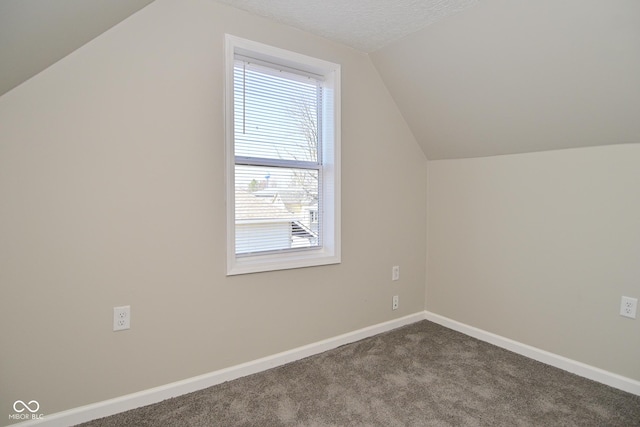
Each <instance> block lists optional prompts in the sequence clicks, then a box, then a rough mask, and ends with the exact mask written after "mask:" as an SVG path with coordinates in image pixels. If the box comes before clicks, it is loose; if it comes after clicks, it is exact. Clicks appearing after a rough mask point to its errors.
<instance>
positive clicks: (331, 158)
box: [224, 34, 341, 276]
mask: <svg viewBox="0 0 640 427" xmlns="http://www.w3.org/2000/svg"><path fill="white" fill-rule="evenodd" d="M236 54H237V55H242V56H249V57H251V58H256V59H258V60H260V61H264V62H266V63H271V64H278V65H281V66H283V67H287V68H290V69H295V70H300V71H302V72H303V73H307V74H310V75H315V76H322V77H323V78H324V84H325V85H326V86H327V87H328V88H329V89H328V92H327V96H328V97H329V98H330V99H331V102H328V103H327V104H330V106H331V108H330V109H328V110H327V109H326V106H327V104H323V108H324V110H323V117H325V118H328V119H329V120H323V125H322V126H323V127H322V131H321V134H322V141H321V146H322V150H321V152H320V155H322V165H321V166H319V169H320V170H321V171H322V174H321V175H322V188H323V190H322V192H321V193H322V196H321V197H322V202H321V203H320V205H321V206H322V209H323V212H322V215H323V227H322V233H323V235H322V242H323V245H322V247H320V248H303V249H300V250H287V251H283V252H282V253H264V254H255V255H249V256H246V255H242V256H237V255H236V247H235V226H236V225H235V182H234V179H235V165H236V164H237V163H238V162H237V160H238V159H236V157H235V153H234V120H233V119H234V116H233V110H234V87H233V68H234V59H235V56H236ZM224 66H225V87H224V103H225V105H224V114H225V119H224V125H225V158H226V161H225V180H226V181H225V184H226V203H227V206H226V207H227V209H226V215H227V222H226V225H227V276H232V275H237V274H247V273H257V272H263V271H273V270H285V269H292V268H302V267H312V266H318V265H328V264H338V263H340V262H341V250H340V246H341V245H340V234H341V225H340V124H341V123H340V116H341V112H340V65H338V64H334V63H332V62H328V61H324V60H321V59H317V58H313V57H309V56H306V55H302V54H299V53H295V52H291V51H288V50H284V49H280V48H276V47H273V46H268V45H265V44H262V43H258V42H255V41H251V40H247V39H242V38H239V37H236V36H232V35H230V34H225V64H224ZM241 161H242V162H245V161H246V162H248V163H251V158H247V157H243V158H241ZM275 162H276V163H277V161H275Z"/></svg>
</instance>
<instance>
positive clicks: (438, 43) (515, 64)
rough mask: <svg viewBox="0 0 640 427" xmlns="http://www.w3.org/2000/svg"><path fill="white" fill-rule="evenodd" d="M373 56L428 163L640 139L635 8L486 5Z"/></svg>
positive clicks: (639, 16) (638, 5)
mask: <svg viewBox="0 0 640 427" xmlns="http://www.w3.org/2000/svg"><path fill="white" fill-rule="evenodd" d="M371 58H372V61H373V63H374V64H375V66H376V68H377V69H378V71H379V72H380V74H381V76H382V78H383V80H384V82H385V83H386V85H387V87H388V88H389V91H390V92H391V94H392V95H393V97H394V99H395V101H396V103H397V105H398V107H399V108H400V111H401V112H402V114H403V116H404V118H405V120H406V121H407V123H408V124H409V126H410V128H411V130H412V131H413V133H414V135H415V137H416V139H417V140H418V142H419V143H420V144H421V146H422V148H423V150H424V152H425V153H426V155H427V157H428V158H429V159H446V158H461V157H480V156H491V155H499V154H509V153H523V152H533V151H542V150H552V149H561V148H572V147H584V146H595V145H607V144H620V143H639V142H640V2H639V1H637V0H609V1H601V0H563V1H556V0H525V1H511V0H482V1H481V2H480V3H479V4H478V5H477V6H476V7H474V8H470V9H468V10H465V11H464V12H462V13H459V14H456V15H453V16H450V17H448V18H447V19H446V20H444V21H441V22H438V23H436V24H434V25H432V26H429V27H427V28H425V29H423V30H421V31H418V32H416V33H413V34H411V35H409V36H407V37H405V38H403V39H401V40H399V41H397V42H395V43H392V44H390V45H387V46H385V47H383V48H382V49H380V50H378V51H376V52H374V53H372V54H371Z"/></svg>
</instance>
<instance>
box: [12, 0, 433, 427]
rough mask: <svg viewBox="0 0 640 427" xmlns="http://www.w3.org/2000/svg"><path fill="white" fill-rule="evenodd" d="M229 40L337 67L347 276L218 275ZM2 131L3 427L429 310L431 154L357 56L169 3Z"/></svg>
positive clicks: (69, 63) (56, 75)
mask: <svg viewBox="0 0 640 427" xmlns="http://www.w3.org/2000/svg"><path fill="white" fill-rule="evenodd" d="M225 32H228V33H232V34H234V35H237V36H240V37H246V38H250V39H254V40H257V41H260V42H263V43H267V44H272V45H275V46H277V47H280V48H285V49H290V50H294V51H297V52H300V53H303V54H307V55H312V56H316V57H319V58H322V59H325V60H328V61H332V62H337V63H340V64H341V65H342V89H343V100H342V114H343V115H342V123H343V128H342V165H343V170H342V177H343V181H342V195H343V197H342V207H343V210H342V259H343V262H342V264H340V265H333V266H325V267H315V268H307V269H298V270H289V271H281V272H271V273H262V274H251V275H243V276H236V277H226V276H225V243H224V242H225V206H224V200H225V196H224V170H223V166H224V158H223V152H224V143H223V134H224V130H223V126H222V123H223V111H222V107H223V100H222V96H223V94H222V89H223V81H222V76H223V63H222V59H223V51H222V48H223V35H224V33H225ZM0 124H1V125H0V200H1V202H0V219H1V220H0V286H1V288H0V291H1V299H2V305H3V307H2V310H1V311H0V340H1V342H2V355H1V360H0V362H1V364H0V384H1V386H0V402H1V403H2V407H1V409H0V420H2V421H0V424H2V423H5V422H6V420H7V414H8V413H10V412H12V410H11V408H10V407H11V404H12V402H14V401H15V400H17V399H21V400H25V401H28V400H31V399H35V400H37V401H38V402H39V403H40V405H41V412H43V413H44V414H45V415H46V414H51V413H53V412H57V411H61V410H64V409H69V408H73V407H77V406H80V405H84V404H88V403H92V402H97V401H101V400H104V399H108V398H112V397H116V396H121V395H124V394H127V393H131V392H135V391H139V390H143V389H147V388H150V387H154V386H158V385H162V384H166V383H169V382H172V381H176V380H181V379H185V378H189V377H191V376H194V375H199V374H203V373H207V372H210V371H214V370H216V369H220V368H224V367H228V366H231V365H235V364H238V363H242V362H246V361H249V360H253V359H256V358H259V357H262V356H266V355H270V354H274V353H277V352H280V351H284V350H288V349H291V348H295V347H297V346H301V345H304V344H308V343H312V342H315V341H318V340H321V339H324V338H328V337H332V336H336V335H339V334H341V333H345V332H348V331H352V330H356V329H358V328H362V327H365V326H369V325H372V324H376V323H379V322H383V321H386V320H390V319H392V318H397V317H401V316H404V315H407V314H410V313H415V312H419V311H421V310H423V309H424V299H425V296H424V294H425V287H424V283H425V259H426V239H425V234H426V223H425V216H426V167H425V165H426V159H425V157H424V155H423V153H422V151H421V150H420V148H419V147H418V145H417V143H416V142H415V140H414V138H413V136H412V134H411V133H410V131H409V130H408V128H407V126H406V124H405V122H404V121H403V119H402V117H401V115H400V114H399V112H398V110H397V109H396V107H395V104H394V103H393V101H392V99H391V98H390V96H389V94H388V92H387V91H386V89H385V87H384V85H383V84H382V82H381V80H380V78H379V77H378V74H377V72H376V71H375V69H374V68H373V66H372V64H371V63H370V61H369V59H368V58H367V56H365V55H362V54H360V53H358V52H356V51H354V50H351V49H348V48H346V47H343V46H340V45H337V44H333V43H330V42H327V41H325V40H323V39H320V38H316V37H313V36H311V35H309V34H306V33H304V32H300V31H297V30H294V29H292V28H289V27H285V26H280V25H278V24H275V23H271V22H269V21H266V20H263V19H259V18H257V17H254V16H250V15H248V14H245V13H241V12H239V11H235V10H233V9H229V8H226V7H223V6H220V5H218V4H216V3H214V2H212V1H208V0H180V1H178V0H157V1H155V2H154V3H152V4H151V5H150V6H148V7H147V8H145V9H143V10H142V11H141V12H139V13H137V14H136V15H133V16H132V17H131V18H129V19H127V20H126V21H124V22H123V23H121V24H119V25H117V26H116V27H114V28H112V29H111V30H109V31H108V32H107V33H105V34H103V35H102V36H100V37H98V38H97V39H95V40H94V41H92V42H90V43H89V44H87V45H85V46H84V47H82V48H81V49H79V50H78V51H76V52H74V53H73V54H71V55H70V56H68V57H66V58H64V59H63V60H61V61H60V62H58V63H56V64H54V65H53V66H52V67H50V68H49V69H47V70H45V71H44V72H42V73H41V74H39V75H37V76H36V77H34V78H33V79H31V80H29V81H27V82H26V83H24V84H23V85H21V86H19V87H17V88H16V89H14V90H12V91H10V92H8V93H7V94H5V95H4V96H2V97H0ZM393 265H400V266H401V269H402V271H401V280H400V282H393V283H392V282H391V280H390V279H391V266H393ZM394 294H399V295H400V298H401V299H400V301H401V305H400V309H399V310H398V311H394V312H392V311H391V296H392V295H394ZM125 304H130V305H131V307H132V329H131V330H130V331H125V332H118V333H114V332H112V330H111V321H112V307H113V306H117V305H125Z"/></svg>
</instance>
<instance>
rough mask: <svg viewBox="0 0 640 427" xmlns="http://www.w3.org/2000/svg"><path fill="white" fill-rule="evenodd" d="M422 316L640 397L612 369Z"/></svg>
mask: <svg viewBox="0 0 640 427" xmlns="http://www.w3.org/2000/svg"><path fill="white" fill-rule="evenodd" d="M424 318H425V319H426V320H429V321H431V322H434V323H437V324H439V325H442V326H444V327H446V328H449V329H453V330H454V331H458V332H461V333H463V334H465V335H469V336H471V337H473V338H477V339H479V340H481V341H485V342H488V343H490V344H493V345H496V346H498V347H502V348H504V349H506V350H509V351H512V352H514V353H518V354H520V355H522V356H526V357H528V358H530V359H533V360H537V361H538V362H542V363H545V364H547V365H551V366H554V367H556V368H560V369H562V370H564V371H568V372H571V373H572V374H576V375H579V376H581V377H584V378H588V379H590V380H593V381H597V382H599V383H602V384H606V385H608V386H611V387H615V388H617V389H620V390H623V391H626V392H628V393H632V394H635V395H638V396H640V381H636V380H633V379H631V378H627V377H623V376H622V375H618V374H614V373H613V372H609V371H605V370H604V369H600V368H596V367H594V366H590V365H587V364H585V363H582V362H578V361H575V360H572V359H568V358H566V357H563V356H559V355H557V354H554V353H550V352H548V351H545V350H541V349H539V348H536V347H532V346H530V345H527V344H522V343H520V342H517V341H513V340H511V339H509V338H505V337H502V336H500V335H496V334H493V333H491V332H487V331H484V330H482V329H478V328H475V327H473V326H469V325H466V324H464V323H460V322H457V321H455V320H452V319H449V318H447V317H444V316H440V315H439V314H435V313H431V312H429V311H425V312H424Z"/></svg>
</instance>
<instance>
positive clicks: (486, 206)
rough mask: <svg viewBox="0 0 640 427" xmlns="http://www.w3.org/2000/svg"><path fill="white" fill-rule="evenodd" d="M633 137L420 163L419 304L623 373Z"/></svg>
mask: <svg viewBox="0 0 640 427" xmlns="http://www.w3.org/2000/svg"><path fill="white" fill-rule="evenodd" d="M639 165H640V144H635V145H619V146H612V147H597V148H583V149H571V150H562V151H551V152H544V153H534V154H522V155H510V156H498V157H490V158H482V159H467V160H440V161H430V162H429V164H428V190H427V191H428V227H427V230H428V231H427V235H428V238H427V242H428V262H427V272H428V273H427V275H428V277H427V294H426V307H427V310H429V311H432V312H435V313H437V314H440V315H443V316H446V317H449V318H452V319H454V320H457V321H460V322H463V323H466V324H468V325H472V326H475V327H477V328H480V329H484V330H486V331H489V332H493V333H496V334H498V335H502V336H504V337H507V338H511V339H514V340H516V341H520V342H522V343H525V344H529V345H532V346H534V347H538V348H540V349H544V350H547V351H550V352H552V353H556V354H559V355H562V356H565V357H568V358H571V359H574V360H577V361H580V362H583V363H586V364H589V365H592V366H595V367H599V368H602V369H605V370H608V371H611V372H614V373H617V374H620V375H623V376H626V377H629V378H632V379H635V380H640V363H639V362H638V361H640V327H639V326H640V324H639V323H638V322H639V320H631V319H627V318H623V317H621V316H619V314H618V313H619V309H620V297H621V296H622V295H626V296H631V297H635V298H640V190H639V189H640V167H639Z"/></svg>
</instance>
